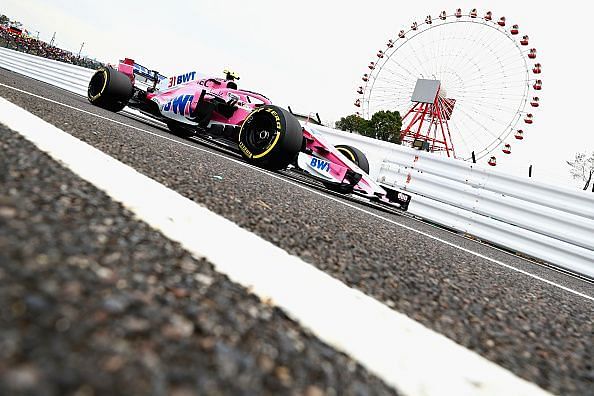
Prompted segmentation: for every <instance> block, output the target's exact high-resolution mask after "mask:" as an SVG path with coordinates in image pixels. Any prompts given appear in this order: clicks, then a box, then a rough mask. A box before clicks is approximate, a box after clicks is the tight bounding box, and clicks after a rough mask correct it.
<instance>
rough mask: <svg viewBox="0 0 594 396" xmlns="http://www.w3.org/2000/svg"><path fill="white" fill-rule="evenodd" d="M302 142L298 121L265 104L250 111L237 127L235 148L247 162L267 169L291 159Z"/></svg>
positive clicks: (285, 165)
mask: <svg viewBox="0 0 594 396" xmlns="http://www.w3.org/2000/svg"><path fill="white" fill-rule="evenodd" d="M302 143H303V129H302V127H301V124H300V123H299V121H298V120H297V118H295V117H294V116H293V115H292V114H291V113H289V112H288V111H286V110H284V109H282V108H280V107H277V106H272V105H266V106H262V107H259V108H257V109H256V110H254V111H252V112H251V113H250V114H249V115H248V116H247V118H246V119H245V120H244V122H243V124H242V125H241V129H240V131H239V142H238V144H239V150H240V151H241V155H242V156H243V158H245V159H246V160H247V161H248V162H250V163H252V164H255V165H257V166H260V167H262V168H266V169H270V170H279V169H284V168H286V167H287V165H289V164H291V163H292V162H294V160H295V158H296V157H297V154H298V153H299V151H300V150H301V146H302Z"/></svg>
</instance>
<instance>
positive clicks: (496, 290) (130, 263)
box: [0, 70, 594, 396]
mask: <svg viewBox="0 0 594 396" xmlns="http://www.w3.org/2000/svg"><path fill="white" fill-rule="evenodd" d="M0 84H2V85H0V97H3V98H6V99H8V100H9V101H11V102H12V103H14V104H16V105H18V106H20V107H22V108H24V109H26V110H27V111H29V112H31V113H32V114H34V115H36V116H38V117H40V118H42V119H44V120H45V121H47V122H49V123H51V124H53V125H55V126H56V127H58V128H59V129H61V130H63V131H66V132H68V133H70V134H71V135H73V136H74V137H76V138H78V139H80V140H82V141H84V142H86V143H88V144H90V145H92V146H94V147H95V148H97V149H99V150H101V151H103V152H104V153H106V154H108V155H110V156H112V157H113V158H115V159H117V160H119V161H121V162H123V163H125V164H127V165H129V166H131V167H133V168H134V169H136V170H137V171H138V172H140V173H142V174H144V175H146V176H148V177H150V178H152V179H154V180H155V181H157V182H159V183H162V184H163V185H165V186H166V187H168V188H170V189H173V190H175V191H177V192H178V193H180V194H182V195H183V196H185V197H187V198H189V199H191V200H193V201H195V202H197V203H200V204H202V205H204V206H206V207H207V208H208V209H210V210H211V211H213V212H215V213H217V214H219V215H221V216H223V217H225V218H227V219H229V220H231V221H233V222H234V223H236V224H238V225H239V226H241V227H242V228H245V229H247V230H249V231H251V232H253V233H255V234H256V235H258V236H260V237H262V238H263V239H265V240H267V241H269V242H271V243H273V244H274V245H276V246H278V247H280V248H282V249H284V250H285V251H287V252H289V253H290V254H292V255H295V256H298V257H300V258H301V259H303V260H304V261H306V262H308V263H311V264H312V265H314V266H316V267H317V268H319V269H320V270H322V271H324V272H325V273H327V274H329V275H330V276H332V277H334V278H336V279H338V280H340V281H342V282H344V283H345V284H347V285H349V286H351V287H352V288H355V289H357V290H359V291H361V292H363V293H365V294H367V295H369V296H372V297H374V298H376V299H377V300H379V301H381V302H383V303H385V304H386V305H387V306H389V307H390V308H392V309H394V310H396V311H398V312H401V313H404V314H406V315H408V316H409V317H410V318H412V319H414V320H416V321H418V322H420V323H421V324H423V325H424V326H426V327H428V328H430V329H433V330H435V331H436V332H438V333H441V334H443V335H445V336H446V337H448V338H450V339H451V340H453V341H455V342H456V343H458V344H460V345H462V346H465V347H466V348H468V349H470V350H473V351H476V352H477V353H479V354H480V355H482V356H484V357H485V358H487V359H489V360H490V361H492V362H495V363H497V364H498V365H500V366H502V367H504V368H505V369H507V370H509V371H511V372H513V373H514V374H516V375H517V376H519V377H521V378H523V379H526V380H528V381H530V382H533V383H536V384H537V385H538V386H540V387H542V388H543V389H545V390H548V391H550V392H552V393H555V394H563V395H586V394H593V391H592V389H594V367H593V362H594V334H593V329H594V285H592V284H591V283H587V282H585V281H583V280H580V279H577V278H575V277H572V276H570V275H567V274H564V273H560V272H558V271H555V270H553V269H550V268H546V267H543V266H541V265H539V264H537V263H534V262H531V261H528V260H525V259H522V258H520V257H517V256H513V255H510V254H508V253H506V252H503V251H501V250H497V249H494V248H492V247H489V246H486V245H484V244H480V243H478V242H475V241H473V240H470V239H467V238H463V237H462V236H459V235H456V234H454V233H451V232H448V231H446V230H442V229H439V228H436V227H433V226H431V225H429V224H425V223H423V222H421V221H418V220H416V219H413V218H411V217H408V216H400V215H398V214H391V213H386V212H383V211H379V210H376V209H374V208H369V207H366V206H364V205H363V204H358V203H354V202H353V201H351V200H346V199H342V198H337V197H336V195H334V194H329V193H325V192H322V191H319V190H317V189H311V188H309V187H307V186H304V185H303V184H300V183H297V182H295V181H294V180H292V179H290V178H288V177H286V175H282V174H271V173H270V172H266V171H262V170H259V169H255V168H253V167H251V166H246V165H245V163H243V162H242V161H241V159H240V158H239V157H238V156H236V155H233V154H229V153H221V152H220V151H218V150H214V149H212V148H209V147H206V146H204V145H201V144H198V143H196V142H193V141H189V140H183V139H180V138H177V137H175V136H173V135H171V134H169V133H168V132H167V131H166V130H164V129H161V128H160V127H158V126H156V125H151V124H150V123H146V122H142V121H139V120H137V119H134V118H132V117H130V116H126V115H123V114H113V113H109V112H107V111H104V110H102V109H99V108H96V107H93V106H91V105H90V104H89V103H88V102H87V100H86V98H82V97H79V96H76V95H73V94H70V93H67V92H65V91H62V90H59V89H57V88H54V87H51V86H49V85H47V84H44V83H40V82H37V81H34V80H31V79H28V78H25V77H21V76H19V75H17V74H14V73H11V72H8V71H5V70H0ZM10 87H12V88H15V89H12V88H10ZM22 91H25V92H22ZM32 94H33V95H32ZM48 99H49V100H48ZM65 105H66V106H65ZM81 110H82V111H81ZM113 177H114V178H117V177H118V175H113ZM139 193H142V192H139ZM214 231H215V230H213V232H214ZM222 237H224V236H222ZM228 244H229V249H233V240H229V241H228ZM303 293H307V290H303ZM0 306H1V307H2V311H1V312H2V313H1V315H0V394H17V393H19V392H20V393H23V394H47V395H53V394H68V393H73V392H80V394H93V393H94V394H116V393H120V394H127V395H130V394H175V395H187V394H189V395H191V394H195V393H193V390H192V389H196V388H197V389H201V390H202V393H203V394H220V393H229V394H304V395H310V396H313V395H322V394H328V395H330V394H354V395H367V394H369V395H371V394H393V393H395V391H394V390H393V389H391V388H390V387H388V386H387V385H385V384H384V383H383V382H382V381H381V380H380V379H379V378H377V377H375V376H373V375H372V374H370V373H369V372H367V371H366V370H365V369H364V368H363V367H361V366H360V365H358V364H357V363H356V362H355V361H353V360H352V359H351V358H349V357H347V356H345V355H344V354H342V353H340V352H337V351H335V350H334V349H332V348H331V347H329V346H327V345H325V344H324V343H323V342H321V341H319V340H318V339H317V338H316V337H315V336H314V335H312V334H310V333H309V332H308V331H307V330H304V329H302V328H301V327H300V326H299V325H298V324H297V323H295V322H294V321H292V320H291V319H290V318H288V317H287V316H286V315H285V314H284V313H283V312H282V311H281V310H279V309H278V308H273V307H271V306H269V305H268V304H266V303H264V302H261V301H259V300H258V299H257V298H256V297H254V296H252V295H250V294H249V292H248V291H247V290H245V289H243V288H242V287H240V286H238V285H236V284H234V283H233V282H231V281H229V279H227V278H226V277H225V276H222V275H221V274H218V273H217V272H216V271H214V270H213V268H212V266H211V265H210V264H209V263H208V262H206V261H204V260H202V261H200V260H196V259H194V258H192V256H191V255H189V254H188V253H187V252H186V251H184V249H183V248H181V247H180V246H179V245H177V244H175V243H173V242H171V241H170V240H168V239H167V238H165V237H163V235H161V234H160V233H159V232H157V231H155V230H153V229H151V228H150V227H148V226H147V225H146V224H145V223H143V222H142V221H140V220H138V219H136V218H135V217H134V216H133V215H132V214H131V213H129V212H128V211H127V210H126V209H124V208H122V207H121V205H119V204H118V203H115V202H113V201H112V200H111V199H110V198H109V197H108V196H107V195H105V194H104V193H103V192H102V191H100V190H98V189H97V188H95V187H94V186H92V185H90V184H89V183H86V182H85V181H83V180H81V179H80V178H79V177H78V176H76V175H75V174H73V173H71V172H70V171H69V170H67V169H65V168H63V167H62V166H61V165H60V164H59V163H57V162H56V161H54V160H52V159H51V158H50V157H49V156H47V155H46V154H44V153H42V152H41V151H39V150H38V149H37V148H35V147H34V146H33V145H32V144H31V143H29V142H27V141H26V140H25V139H23V138H22V137H21V136H19V135H18V134H17V133H15V132H12V131H10V130H8V129H7V128H6V127H4V126H2V125H0ZM361 337H365V334H361ZM427 375H431V373H427Z"/></svg>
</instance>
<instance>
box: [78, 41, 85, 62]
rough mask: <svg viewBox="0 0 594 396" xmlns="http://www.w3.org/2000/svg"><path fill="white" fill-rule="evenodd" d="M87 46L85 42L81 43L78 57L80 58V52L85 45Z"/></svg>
mask: <svg viewBox="0 0 594 396" xmlns="http://www.w3.org/2000/svg"><path fill="white" fill-rule="evenodd" d="M84 46H85V42H84V41H83V43H82V44H81V45H80V49H79V50H78V57H79V58H80V53H81V52H82V49H83V47H84Z"/></svg>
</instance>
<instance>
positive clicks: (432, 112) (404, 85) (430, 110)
mask: <svg viewBox="0 0 594 396" xmlns="http://www.w3.org/2000/svg"><path fill="white" fill-rule="evenodd" d="M409 26H410V27H408V28H406V29H402V30H397V32H398V33H397V34H396V35H395V37H392V38H390V39H389V40H388V41H387V44H386V46H385V47H384V48H381V49H380V50H378V51H374V54H375V55H376V56H375V57H374V58H373V59H372V60H371V61H370V62H369V63H368V68H367V69H366V70H365V74H364V75H363V76H362V84H361V85H360V86H359V87H358V88H357V93H358V95H359V96H358V97H357V99H356V100H355V106H356V107H357V112H358V113H359V114H361V115H362V116H363V117H365V118H371V116H372V115H373V114H374V113H376V112H377V111H381V110H392V111H394V110H398V111H399V112H400V114H401V115H402V116H403V122H402V130H401V138H402V142H403V144H405V145H409V146H412V147H415V148H418V149H423V150H427V151H433V152H440V153H442V154H444V155H447V156H448V157H453V158H459V159H464V160H469V159H471V158H472V157H473V154H474V158H475V159H477V160H478V159H481V158H485V159H486V160H488V161H487V162H488V163H489V164H490V165H492V166H495V165H496V163H497V156H498V155H501V156H507V155H511V153H512V147H513V144H514V143H518V142H520V141H522V140H524V139H525V138H526V137H527V136H528V135H529V132H528V129H529V128H530V127H531V126H532V125H533V124H534V123H535V122H536V121H537V120H538V116H537V115H536V114H535V113H536V112H537V111H538V110H539V107H540V91H541V90H542V89H543V83H542V72H543V66H542V64H541V63H540V62H539V61H538V60H537V58H538V56H537V50H536V48H533V46H532V44H533V40H532V39H531V38H530V37H529V35H528V34H527V33H526V32H524V31H522V29H521V25H519V24H516V23H515V22H514V21H509V20H508V19H507V18H506V17H504V16H496V15H495V14H494V13H493V12H491V11H486V12H480V11H478V10H476V9H472V10H462V9H459V8H458V9H455V10H451V11H450V12H447V11H441V12H440V13H439V14H436V15H435V16H432V15H428V16H426V17H424V18H423V19H421V18H419V20H418V21H414V22H413V23H412V24H411V25H409Z"/></svg>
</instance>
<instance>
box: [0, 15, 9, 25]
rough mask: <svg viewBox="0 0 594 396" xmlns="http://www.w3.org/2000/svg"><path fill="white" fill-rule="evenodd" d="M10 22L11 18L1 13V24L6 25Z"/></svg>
mask: <svg viewBox="0 0 594 396" xmlns="http://www.w3.org/2000/svg"><path fill="white" fill-rule="evenodd" d="M9 22H10V19H9V18H8V17H7V16H6V15H4V14H2V15H0V25H6V24H8V23H9Z"/></svg>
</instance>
